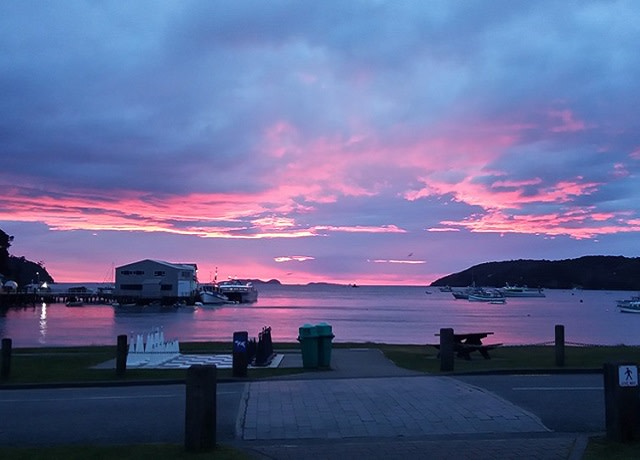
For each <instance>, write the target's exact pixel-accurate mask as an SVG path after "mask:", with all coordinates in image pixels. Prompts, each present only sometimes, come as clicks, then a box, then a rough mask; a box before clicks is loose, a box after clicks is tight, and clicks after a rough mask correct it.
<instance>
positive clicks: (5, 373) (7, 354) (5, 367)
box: [0, 339, 11, 380]
mask: <svg viewBox="0 0 640 460" xmlns="http://www.w3.org/2000/svg"><path fill="white" fill-rule="evenodd" d="M10 375H11V339H2V370H1V371H0V377H1V378H2V379H3V380H4V379H8V378H9V376H10Z"/></svg>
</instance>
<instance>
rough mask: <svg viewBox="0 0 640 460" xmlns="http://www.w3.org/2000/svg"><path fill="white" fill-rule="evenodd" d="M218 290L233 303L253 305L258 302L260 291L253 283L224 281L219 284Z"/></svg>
mask: <svg viewBox="0 0 640 460" xmlns="http://www.w3.org/2000/svg"><path fill="white" fill-rule="evenodd" d="M218 289H219V290H220V292H221V293H222V294H223V295H225V296H226V297H227V298H228V299H229V300H231V301H233V302H239V303H253V302H256V301H257V300H258V289H256V287H255V286H254V285H253V283H252V282H251V281H240V280H235V279H234V280H229V281H223V282H221V283H219V284H218Z"/></svg>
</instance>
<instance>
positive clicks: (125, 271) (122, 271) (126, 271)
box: [120, 270, 131, 275]
mask: <svg viewBox="0 0 640 460" xmlns="http://www.w3.org/2000/svg"><path fill="white" fill-rule="evenodd" d="M120 274H121V275H130V274H131V270H120Z"/></svg>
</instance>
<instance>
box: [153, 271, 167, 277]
mask: <svg viewBox="0 0 640 460" xmlns="http://www.w3.org/2000/svg"><path fill="white" fill-rule="evenodd" d="M164 275H166V273H165V271H164V270H156V271H155V272H153V276H164Z"/></svg>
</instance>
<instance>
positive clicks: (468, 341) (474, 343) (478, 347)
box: [433, 332, 502, 360]
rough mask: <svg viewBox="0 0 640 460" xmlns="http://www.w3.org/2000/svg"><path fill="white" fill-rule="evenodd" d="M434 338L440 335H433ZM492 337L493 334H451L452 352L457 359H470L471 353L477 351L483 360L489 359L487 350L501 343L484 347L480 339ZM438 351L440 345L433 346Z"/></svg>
mask: <svg viewBox="0 0 640 460" xmlns="http://www.w3.org/2000/svg"><path fill="white" fill-rule="evenodd" d="M435 335H436V336H440V334H439V333H438V334H435ZM490 335H493V332H469V333H464V334H456V333H455V332H454V334H453V351H454V352H455V353H456V354H457V355H458V357H459V358H464V359H466V360H470V359H471V353H473V352H474V351H477V352H478V353H480V354H481V355H482V356H483V357H484V359H491V356H490V355H489V350H493V349H494V348H498V347H499V346H501V345H502V344H501V343H494V344H490V345H486V344H483V343H482V339H485V338H487V337H488V336H490ZM433 346H434V347H436V348H437V349H438V350H439V349H440V344H438V345H433Z"/></svg>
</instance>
